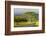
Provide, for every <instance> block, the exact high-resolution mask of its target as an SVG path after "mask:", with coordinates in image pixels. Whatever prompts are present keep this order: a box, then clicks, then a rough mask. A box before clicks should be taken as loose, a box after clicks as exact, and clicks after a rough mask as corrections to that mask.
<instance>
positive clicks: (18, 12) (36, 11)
mask: <svg viewBox="0 0 46 36" xmlns="http://www.w3.org/2000/svg"><path fill="white" fill-rule="evenodd" d="M26 12H35V13H37V14H38V13H39V9H26V8H14V14H15V15H21V14H23V13H26Z"/></svg>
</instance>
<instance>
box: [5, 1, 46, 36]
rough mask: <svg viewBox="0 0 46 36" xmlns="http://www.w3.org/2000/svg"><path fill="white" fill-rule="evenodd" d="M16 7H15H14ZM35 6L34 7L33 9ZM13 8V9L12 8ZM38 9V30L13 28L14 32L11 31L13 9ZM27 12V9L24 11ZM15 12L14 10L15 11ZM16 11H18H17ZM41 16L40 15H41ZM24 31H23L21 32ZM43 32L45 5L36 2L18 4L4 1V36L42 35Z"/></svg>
mask: <svg viewBox="0 0 46 36" xmlns="http://www.w3.org/2000/svg"><path fill="white" fill-rule="evenodd" d="M16 5H17V6H16ZM34 6H35V7H34ZM12 7H13V8H12ZM22 7H23V8H25V7H26V8H27V7H28V8H33V9H34V8H39V7H40V12H39V13H40V14H39V16H40V17H41V19H40V18H39V19H40V20H41V21H42V22H41V21H40V20H39V21H40V23H41V26H40V29H39V28H36V30H35V28H33V27H32V29H31V27H29V30H28V27H26V28H25V27H24V28H15V30H16V31H14V30H12V28H13V27H12V25H11V24H13V20H12V19H13V15H12V14H13V9H14V8H15V9H16V8H21V9H22ZM26 10H27V9H26ZM15 11H16V10H15ZM17 11H18V9H17ZM41 14H42V15H41ZM23 29H24V31H23ZM44 32H45V4H44V3H36V2H22V1H21V2H20V1H5V35H18V34H35V33H44Z"/></svg>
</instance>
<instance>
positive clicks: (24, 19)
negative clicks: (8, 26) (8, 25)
mask: <svg viewBox="0 0 46 36" xmlns="http://www.w3.org/2000/svg"><path fill="white" fill-rule="evenodd" d="M32 24H33V25H32ZM38 24H39V21H38V14H36V13H34V12H27V13H24V14H23V15H21V16H14V26H15V27H16V26H17V27H23V26H35V27H36V26H38Z"/></svg>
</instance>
